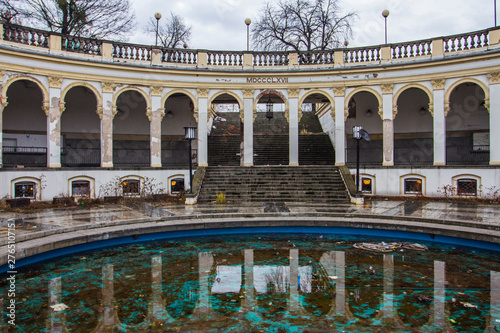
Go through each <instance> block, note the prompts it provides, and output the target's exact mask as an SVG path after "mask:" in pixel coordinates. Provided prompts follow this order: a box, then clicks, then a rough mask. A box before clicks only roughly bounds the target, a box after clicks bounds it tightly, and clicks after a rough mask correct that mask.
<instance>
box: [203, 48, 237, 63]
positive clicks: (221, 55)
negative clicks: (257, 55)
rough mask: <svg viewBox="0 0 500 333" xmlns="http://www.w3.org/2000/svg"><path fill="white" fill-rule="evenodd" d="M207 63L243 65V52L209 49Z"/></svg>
mask: <svg viewBox="0 0 500 333" xmlns="http://www.w3.org/2000/svg"><path fill="white" fill-rule="evenodd" d="M207 63H208V65H213V66H243V52H232V51H208V52H207Z"/></svg>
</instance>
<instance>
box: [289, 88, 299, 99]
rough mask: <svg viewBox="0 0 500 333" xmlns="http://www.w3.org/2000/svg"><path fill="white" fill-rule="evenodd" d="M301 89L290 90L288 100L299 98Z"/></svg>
mask: <svg viewBox="0 0 500 333" xmlns="http://www.w3.org/2000/svg"><path fill="white" fill-rule="evenodd" d="M299 92H300V89H297V88H294V89H288V98H299Z"/></svg>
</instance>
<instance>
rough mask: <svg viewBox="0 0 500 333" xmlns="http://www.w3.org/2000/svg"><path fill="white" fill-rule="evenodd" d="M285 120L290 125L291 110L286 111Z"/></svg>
mask: <svg viewBox="0 0 500 333" xmlns="http://www.w3.org/2000/svg"><path fill="white" fill-rule="evenodd" d="M285 118H286V121H287V122H288V123H289V124H290V110H288V108H286V109H285Z"/></svg>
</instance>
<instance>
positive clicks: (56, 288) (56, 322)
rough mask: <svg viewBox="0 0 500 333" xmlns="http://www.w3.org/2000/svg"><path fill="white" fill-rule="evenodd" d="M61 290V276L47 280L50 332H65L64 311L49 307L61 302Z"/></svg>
mask: <svg viewBox="0 0 500 333" xmlns="http://www.w3.org/2000/svg"><path fill="white" fill-rule="evenodd" d="M61 291H62V284H61V278H60V277H58V278H55V279H51V280H49V312H50V315H49V316H50V317H49V318H50V319H49V320H50V333H63V332H65V331H66V330H65V327H64V326H65V325H64V324H65V323H64V322H65V319H66V318H65V317H66V316H65V315H64V311H56V310H55V309H53V308H51V307H52V306H54V305H56V304H61V303H62V300H61V298H62V297H61Z"/></svg>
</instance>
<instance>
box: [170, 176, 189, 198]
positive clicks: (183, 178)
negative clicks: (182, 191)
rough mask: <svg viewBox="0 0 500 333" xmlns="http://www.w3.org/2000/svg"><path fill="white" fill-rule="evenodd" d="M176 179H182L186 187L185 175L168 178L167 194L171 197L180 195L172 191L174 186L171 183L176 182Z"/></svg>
mask: <svg viewBox="0 0 500 333" xmlns="http://www.w3.org/2000/svg"><path fill="white" fill-rule="evenodd" d="M175 179H182V180H183V182H184V184H185V185H186V176H185V175H183V174H175V175H172V176H169V177H168V187H167V193H168V194H170V195H172V194H177V193H179V192H173V191H172V186H173V185H172V184H171V182H172V180H175ZM185 185H184V188H185Z"/></svg>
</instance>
